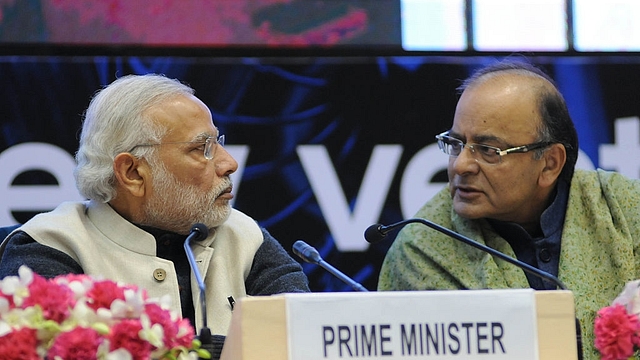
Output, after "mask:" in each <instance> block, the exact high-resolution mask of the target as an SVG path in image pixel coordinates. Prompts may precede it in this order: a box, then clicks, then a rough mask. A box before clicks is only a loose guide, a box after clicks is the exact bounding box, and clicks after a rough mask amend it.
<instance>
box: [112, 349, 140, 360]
mask: <svg viewBox="0 0 640 360" xmlns="http://www.w3.org/2000/svg"><path fill="white" fill-rule="evenodd" d="M132 359H133V356H131V354H130V353H129V352H128V351H127V350H125V349H117V350H114V351H112V352H110V353H108V354H107V355H106V356H105V360H132Z"/></svg>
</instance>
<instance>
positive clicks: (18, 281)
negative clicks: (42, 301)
mask: <svg viewBox="0 0 640 360" xmlns="http://www.w3.org/2000/svg"><path fill="white" fill-rule="evenodd" d="M32 281H33V272H32V271H31V269H29V268H28V267H26V266H24V265H22V266H20V268H19V269H18V276H7V277H5V278H4V279H2V281H1V282H0V291H2V293H3V294H5V295H8V296H13V302H14V304H16V306H22V301H23V300H24V299H25V298H26V297H28V296H29V284H31V282H32Z"/></svg>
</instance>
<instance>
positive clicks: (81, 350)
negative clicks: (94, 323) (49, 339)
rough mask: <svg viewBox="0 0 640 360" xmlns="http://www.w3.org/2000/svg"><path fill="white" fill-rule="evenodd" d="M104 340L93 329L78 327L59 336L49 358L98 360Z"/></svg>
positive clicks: (48, 354)
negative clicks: (99, 347)
mask: <svg viewBox="0 0 640 360" xmlns="http://www.w3.org/2000/svg"><path fill="white" fill-rule="evenodd" d="M101 342H102V339H101V338H100V335H99V334H98V333H97V332H96V331H95V330H93V329H90V328H82V327H77V328H75V329H73V330H71V331H67V332H64V333H61V334H60V335H58V336H57V337H56V339H55V341H54V343H53V345H52V346H51V349H50V350H49V352H48V353H47V358H48V359H49V358H50V359H53V358H55V357H56V356H59V358H60V359H65V360H84V359H86V360H91V359H96V355H97V353H98V346H100V343H101Z"/></svg>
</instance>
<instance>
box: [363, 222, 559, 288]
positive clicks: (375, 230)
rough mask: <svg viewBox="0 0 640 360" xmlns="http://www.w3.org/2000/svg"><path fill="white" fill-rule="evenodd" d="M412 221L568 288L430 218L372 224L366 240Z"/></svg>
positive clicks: (544, 274)
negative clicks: (388, 223)
mask: <svg viewBox="0 0 640 360" xmlns="http://www.w3.org/2000/svg"><path fill="white" fill-rule="evenodd" d="M411 223H420V224H423V225H426V226H428V227H430V228H432V229H434V230H437V231H440V232H441V233H444V234H446V235H449V236H451V237H452V238H454V239H457V240H459V241H462V242H463V243H465V244H468V245H471V246H473V247H475V248H476V249H480V250H482V251H484V252H487V253H489V254H491V255H494V256H496V257H498V258H500V259H502V260H504V261H506V262H508V263H511V264H513V265H515V266H517V267H519V268H521V269H522V270H524V271H526V272H528V273H530V274H533V275H535V276H537V277H539V278H542V279H543V280H547V281H550V282H552V283H554V284H556V285H557V286H558V287H559V288H560V289H562V290H568V289H567V287H566V286H565V284H564V283H563V282H562V281H560V279H558V278H557V277H555V276H553V275H551V274H549V273H548V272H546V271H542V270H540V269H538V268H537V267H533V266H531V265H529V264H527V263H525V262H522V261H520V260H517V259H514V258H512V257H510V256H507V255H505V254H503V253H501V252H500V251H498V250H495V249H493V248H490V247H488V246H486V245H484V244H481V243H479V242H477V241H475V240H473V239H470V238H468V237H466V236H464V235H462V234H458V233H457V232H455V231H452V230H449V229H447V228H446V227H443V226H441V225H438V224H436V223H433V222H431V221H429V220H425V219H420V218H412V219H407V220H403V221H399V222H397V223H395V224H391V225H386V226H385V225H382V224H374V225H371V226H369V227H368V228H367V230H365V231H364V238H365V240H367V241H368V242H369V243H371V244H375V243H377V242H380V241H382V240H383V239H384V238H385V237H386V236H387V234H388V233H389V232H391V231H392V230H394V229H397V228H399V227H402V226H405V225H407V224H411Z"/></svg>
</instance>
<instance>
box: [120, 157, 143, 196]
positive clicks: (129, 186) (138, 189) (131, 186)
mask: <svg viewBox="0 0 640 360" xmlns="http://www.w3.org/2000/svg"><path fill="white" fill-rule="evenodd" d="M113 171H114V173H115V176H116V181H117V183H118V184H117V186H118V187H120V188H121V189H123V190H126V191H128V192H129V193H131V195H133V196H137V197H140V196H144V194H145V181H147V180H148V179H149V177H148V174H149V166H148V164H147V162H146V161H144V160H142V159H138V158H136V157H135V156H133V155H131V154H130V153H120V154H118V155H116V157H115V159H113Z"/></svg>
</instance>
